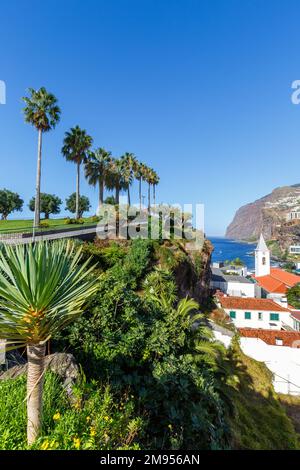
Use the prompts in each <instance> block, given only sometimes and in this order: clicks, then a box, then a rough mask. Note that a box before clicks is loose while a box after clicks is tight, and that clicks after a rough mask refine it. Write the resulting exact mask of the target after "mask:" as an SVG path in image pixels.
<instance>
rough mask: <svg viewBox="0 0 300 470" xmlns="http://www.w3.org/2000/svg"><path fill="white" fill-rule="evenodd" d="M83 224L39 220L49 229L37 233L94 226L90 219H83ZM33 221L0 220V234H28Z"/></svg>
mask: <svg viewBox="0 0 300 470" xmlns="http://www.w3.org/2000/svg"><path fill="white" fill-rule="evenodd" d="M83 220H84V224H66V219H47V220H45V219H41V222H47V224H49V227H42V228H40V229H38V230H39V231H47V230H53V229H62V228H65V229H66V230H70V229H73V228H78V227H82V228H83V227H86V226H89V225H94V224H95V222H94V221H93V220H92V217H85V218H83ZM32 225H33V219H32V220H0V233H1V232H5V233H14V232H29V231H31V230H32Z"/></svg>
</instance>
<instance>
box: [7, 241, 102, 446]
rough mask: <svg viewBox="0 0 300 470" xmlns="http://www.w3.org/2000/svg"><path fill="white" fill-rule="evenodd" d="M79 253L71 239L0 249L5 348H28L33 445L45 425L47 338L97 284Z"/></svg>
mask: <svg viewBox="0 0 300 470" xmlns="http://www.w3.org/2000/svg"><path fill="white" fill-rule="evenodd" d="M81 257H82V255H81V249H78V247H77V246H76V250H75V245H74V244H73V243H72V242H71V241H70V240H69V241H55V242H52V243H50V242H40V243H36V244H29V245H26V246H25V245H19V246H15V247H14V246H8V245H4V246H2V247H1V249H0V337H1V338H2V339H5V340H6V347H7V350H9V349H13V348H17V347H26V348H27V359H28V370H27V397H26V399H27V417H28V420H27V440H28V444H29V445H31V444H32V443H33V442H34V441H35V439H36V438H37V436H38V434H39V431H40V428H41V417H42V393H43V377H44V357H45V350H46V342H47V341H48V340H49V339H50V338H51V337H52V336H53V335H55V334H56V333H57V332H59V331H61V330H62V329H63V328H64V327H65V326H66V325H67V324H69V323H70V322H72V321H74V320H75V319H76V318H77V317H78V316H79V315H80V314H81V312H82V311H83V306H84V304H85V302H86V300H87V298H88V297H89V296H90V295H91V294H92V293H93V292H94V291H95V290H96V288H97V286H96V282H97V279H96V278H95V277H92V276H91V275H90V274H91V272H92V270H93V267H88V264H89V260H87V261H86V262H84V263H81Z"/></svg>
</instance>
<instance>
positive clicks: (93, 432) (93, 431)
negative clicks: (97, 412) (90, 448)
mask: <svg viewBox="0 0 300 470" xmlns="http://www.w3.org/2000/svg"><path fill="white" fill-rule="evenodd" d="M90 435H91V436H92V437H94V436H96V430H95V428H93V427H92V426H91V428H90Z"/></svg>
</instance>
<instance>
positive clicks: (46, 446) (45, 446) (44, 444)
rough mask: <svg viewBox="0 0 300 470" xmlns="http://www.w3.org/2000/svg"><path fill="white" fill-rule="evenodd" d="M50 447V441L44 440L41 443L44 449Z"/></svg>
mask: <svg viewBox="0 0 300 470" xmlns="http://www.w3.org/2000/svg"><path fill="white" fill-rule="evenodd" d="M48 447H49V442H48V441H44V442H43V444H42V445H41V449H42V450H47V449H48Z"/></svg>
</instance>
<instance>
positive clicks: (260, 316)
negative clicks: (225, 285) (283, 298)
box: [218, 297, 294, 330]
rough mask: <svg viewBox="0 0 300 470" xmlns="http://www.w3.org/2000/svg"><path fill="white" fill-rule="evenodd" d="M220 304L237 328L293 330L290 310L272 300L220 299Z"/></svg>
mask: <svg viewBox="0 0 300 470" xmlns="http://www.w3.org/2000/svg"><path fill="white" fill-rule="evenodd" d="M218 303H219V305H220V307H222V308H223V310H224V311H225V312H226V313H227V315H228V316H229V317H230V318H231V320H232V322H233V323H234V324H235V326H236V327H237V328H257V329H265V330H281V329H286V328H293V324H294V323H293V319H292V316H291V312H290V310H288V309H287V308H285V307H282V306H281V305H279V304H278V303H276V302H273V300H271V299H254V298H243V297H219V298H218Z"/></svg>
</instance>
